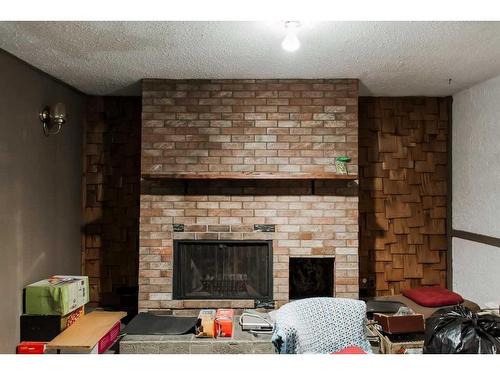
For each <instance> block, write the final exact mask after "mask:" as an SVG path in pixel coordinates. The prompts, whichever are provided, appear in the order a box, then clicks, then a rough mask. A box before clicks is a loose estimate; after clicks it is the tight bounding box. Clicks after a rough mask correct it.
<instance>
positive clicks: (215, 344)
mask: <svg viewBox="0 0 500 375" xmlns="http://www.w3.org/2000/svg"><path fill="white" fill-rule="evenodd" d="M235 321H237V317H236V318H235ZM271 337H272V335H270V334H259V335H253V334H252V333H249V332H243V331H242V330H241V327H240V326H239V325H238V324H235V325H234V335H233V337H230V338H229V337H228V338H225V337H220V338H217V339H212V338H196V337H195V336H194V334H187V335H127V336H125V337H124V338H123V339H122V340H121V342H120V354H276V352H275V349H274V345H273V344H272V342H271Z"/></svg>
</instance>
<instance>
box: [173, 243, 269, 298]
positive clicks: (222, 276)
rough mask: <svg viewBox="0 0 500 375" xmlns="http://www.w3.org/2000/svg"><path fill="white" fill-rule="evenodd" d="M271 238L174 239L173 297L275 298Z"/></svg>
mask: <svg viewBox="0 0 500 375" xmlns="http://www.w3.org/2000/svg"><path fill="white" fill-rule="evenodd" d="M272 260H273V255H272V241H217V240H212V241H204V240H199V241H195V240H176V241H174V270H173V298H174V299H259V300H272V297H273V285H272V280H273V277H272V276H273V274H272V272H273V266H272Z"/></svg>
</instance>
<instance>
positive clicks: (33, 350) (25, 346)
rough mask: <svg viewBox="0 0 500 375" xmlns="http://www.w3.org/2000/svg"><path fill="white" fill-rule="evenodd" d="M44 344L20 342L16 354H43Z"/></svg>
mask: <svg viewBox="0 0 500 375" xmlns="http://www.w3.org/2000/svg"><path fill="white" fill-rule="evenodd" d="M46 344H47V343H46V342H33V341H22V342H20V343H19V345H17V349H16V353H17V354H43V353H45V345H46Z"/></svg>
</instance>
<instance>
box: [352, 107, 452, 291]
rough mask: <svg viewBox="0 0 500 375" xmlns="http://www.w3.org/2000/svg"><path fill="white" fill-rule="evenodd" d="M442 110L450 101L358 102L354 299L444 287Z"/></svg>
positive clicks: (444, 151)
mask: <svg viewBox="0 0 500 375" xmlns="http://www.w3.org/2000/svg"><path fill="white" fill-rule="evenodd" d="M450 109H451V98H415V97H408V98H389V97H386V98H375V97H361V98H360V100H359V175H360V190H359V191H360V205H359V213H360V220H359V223H360V248H359V256H360V279H361V280H363V279H366V280H368V282H367V283H365V284H363V283H362V282H361V283H360V285H361V288H362V293H361V295H363V294H368V295H388V294H397V293H400V292H401V291H402V290H403V289H405V288H410V287H417V286H425V285H437V284H439V285H442V286H445V285H446V249H447V239H446V219H447V218H446V214H447V207H446V202H447V198H446V194H447V167H448V166H447V160H448V158H447V138H448V129H449V121H450V117H449V112H450ZM370 281H371V282H370Z"/></svg>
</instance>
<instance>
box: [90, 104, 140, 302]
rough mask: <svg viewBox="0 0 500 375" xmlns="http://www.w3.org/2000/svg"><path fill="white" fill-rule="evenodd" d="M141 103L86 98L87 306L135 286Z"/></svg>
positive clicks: (137, 249) (137, 241)
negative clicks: (88, 296) (124, 287)
mask: <svg viewBox="0 0 500 375" xmlns="http://www.w3.org/2000/svg"><path fill="white" fill-rule="evenodd" d="M140 114H141V99H140V98H138V97H90V98H89V100H88V103H87V119H86V120H87V121H86V124H85V142H84V145H83V155H84V166H83V181H82V184H83V186H82V189H83V202H82V205H83V216H84V234H83V236H82V242H83V243H82V271H83V273H84V274H85V275H87V276H89V282H90V302H91V303H92V304H94V305H98V304H101V303H105V302H106V301H103V298H102V297H103V296H106V295H108V296H109V295H110V294H111V293H113V292H116V289H117V288H118V287H122V286H127V287H137V282H138V281H137V274H138V256H139V235H138V232H139V196H140V191H139V190H140V152H141V144H140V134H141V117H140Z"/></svg>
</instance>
